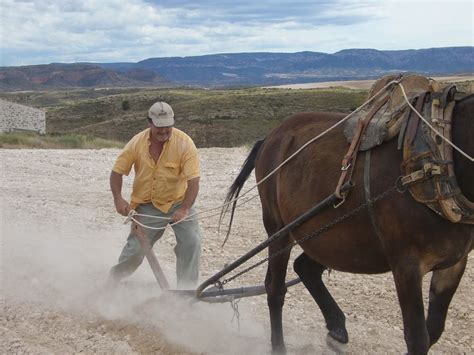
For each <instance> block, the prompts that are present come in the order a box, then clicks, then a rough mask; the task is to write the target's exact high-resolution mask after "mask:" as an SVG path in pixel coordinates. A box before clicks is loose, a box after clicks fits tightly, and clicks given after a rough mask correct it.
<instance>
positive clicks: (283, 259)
mask: <svg viewBox="0 0 474 355" xmlns="http://www.w3.org/2000/svg"><path fill="white" fill-rule="evenodd" d="M275 249H276V248H275ZM271 253H272V251H271V250H270V254H271ZM289 257H290V252H287V253H284V254H282V255H279V256H278V257H276V258H273V259H271V260H270V261H269V263H268V269H267V275H266V277H265V288H266V290H267V302H268V309H269V311H270V325H271V332H272V336H271V337H272V350H273V352H274V353H286V348H285V341H284V339H283V317H282V312H283V304H284V303H285V294H286V285H285V277H286V268H287V266H288V259H289Z"/></svg>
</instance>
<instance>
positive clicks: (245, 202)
mask: <svg viewBox="0 0 474 355" xmlns="http://www.w3.org/2000/svg"><path fill="white" fill-rule="evenodd" d="M256 197H258V194H255V195H253V196H250V197H249V198H247V199H246V200H245V201H243V202H242V203H239V204H238V205H237V206H236V207H241V206H243V205H245V204H247V203H248V202H249V201H251V200H253V199H254V198H256ZM212 210H215V208H212V209H209V210H206V211H204V212H209V211H212ZM198 214H199V213H194V214H191V215H189V216H187V217H186V218H183V219H180V220H179V221H177V222H174V223H170V224H169V225H170V226H174V225H175V224H178V223H182V222H184V221H197V220H199V219H200V218H192V217H195V216H196V215H198ZM220 214H221V213H220V212H218V213H214V214H211V215H209V216H206V218H209V217H214V216H219V215H220ZM136 216H141V217H147V218H157V219H158V218H159V219H167V220H171V218H169V217H160V216H153V215H149V214H142V213H137V212H136V211H135V210H131V211H130V212H129V214H128V216H127V219H126V220H125V222H124V224H126V223H128V222H129V221H130V220H132V221H134V222H135V223H137V224H139V225H140V226H142V227H144V228H147V229H152V230H163V229H166V226H165V227H150V226H148V225H145V224H143V223H141V222H140V221H138V220H137V219H136V218H135V217H136Z"/></svg>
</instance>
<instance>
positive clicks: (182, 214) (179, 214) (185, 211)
mask: <svg viewBox="0 0 474 355" xmlns="http://www.w3.org/2000/svg"><path fill="white" fill-rule="evenodd" d="M188 215H189V208H186V207H180V208H178V210H177V211H176V212H175V213H174V215H173V217H172V218H171V219H172V221H173V223H176V222H178V221H181V220H182V219H183V218H186V217H187V216H188Z"/></svg>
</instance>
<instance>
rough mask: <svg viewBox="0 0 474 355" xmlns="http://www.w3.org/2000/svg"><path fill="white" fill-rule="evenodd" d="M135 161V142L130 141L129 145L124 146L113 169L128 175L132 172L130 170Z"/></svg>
mask: <svg viewBox="0 0 474 355" xmlns="http://www.w3.org/2000/svg"><path fill="white" fill-rule="evenodd" d="M134 162H135V144H134V141H133V140H132V141H130V142H128V143H127V145H126V146H125V147H124V148H123V150H122V152H121V153H120V154H119V156H118V157H117V160H116V161H115V164H114V166H113V168H112V171H114V172H116V173H118V174H121V175H126V176H128V174H130V170H132V166H133V163H134Z"/></svg>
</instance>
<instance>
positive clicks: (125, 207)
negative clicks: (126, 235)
mask: <svg viewBox="0 0 474 355" xmlns="http://www.w3.org/2000/svg"><path fill="white" fill-rule="evenodd" d="M114 204H115V209H116V210H117V212H118V213H120V214H121V215H122V216H128V212H130V204H129V203H128V202H127V201H125V200H124V199H123V198H122V197H118V198H116V199H114Z"/></svg>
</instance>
